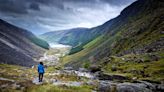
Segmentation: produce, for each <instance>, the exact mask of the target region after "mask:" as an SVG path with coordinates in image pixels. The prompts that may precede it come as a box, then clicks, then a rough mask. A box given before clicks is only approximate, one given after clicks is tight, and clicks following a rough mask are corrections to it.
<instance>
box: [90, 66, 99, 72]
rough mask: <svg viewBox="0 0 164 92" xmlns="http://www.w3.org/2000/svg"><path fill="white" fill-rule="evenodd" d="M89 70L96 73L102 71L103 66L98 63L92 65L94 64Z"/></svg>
mask: <svg viewBox="0 0 164 92" xmlns="http://www.w3.org/2000/svg"><path fill="white" fill-rule="evenodd" d="M89 70H90V72H92V73H95V72H97V71H101V67H100V66H97V65H92V66H90V68H89Z"/></svg>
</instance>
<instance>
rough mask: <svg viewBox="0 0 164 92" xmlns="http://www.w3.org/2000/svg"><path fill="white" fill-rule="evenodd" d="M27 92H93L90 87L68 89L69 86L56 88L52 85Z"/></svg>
mask: <svg viewBox="0 0 164 92" xmlns="http://www.w3.org/2000/svg"><path fill="white" fill-rule="evenodd" d="M26 92H91V87H90V86H80V87H67V86H54V85H51V84H47V85H40V86H32V87H31V88H28V89H27V90H26Z"/></svg>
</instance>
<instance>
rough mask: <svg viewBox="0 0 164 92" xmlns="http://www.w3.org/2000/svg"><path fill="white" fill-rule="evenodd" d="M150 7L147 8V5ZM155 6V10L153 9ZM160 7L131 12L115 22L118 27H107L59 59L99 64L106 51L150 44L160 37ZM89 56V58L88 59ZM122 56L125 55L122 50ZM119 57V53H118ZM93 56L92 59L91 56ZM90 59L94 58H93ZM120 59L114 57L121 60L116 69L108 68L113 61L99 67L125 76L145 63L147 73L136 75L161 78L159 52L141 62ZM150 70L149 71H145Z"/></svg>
mask: <svg viewBox="0 0 164 92" xmlns="http://www.w3.org/2000/svg"><path fill="white" fill-rule="evenodd" d="M156 4H157V5H159V6H160V5H162V3H160V4H159V3H156V2H155V3H154V5H156ZM150 9H151V8H150ZM155 9H156V10H155ZM162 11H164V8H163V7H160V8H153V10H147V9H145V10H144V11H143V12H142V13H139V14H138V15H135V16H133V17H128V19H127V20H126V22H125V23H123V24H121V25H119V26H118V27H116V28H114V29H112V30H110V31H109V33H108V34H106V35H104V36H100V37H98V38H96V39H95V40H93V41H91V42H90V43H88V44H87V45H85V46H84V47H83V48H84V49H83V50H82V51H80V52H78V53H75V54H73V55H69V56H66V57H64V58H63V60H62V61H63V63H64V64H66V65H71V66H74V67H75V68H77V67H79V66H81V67H84V65H85V63H87V62H91V63H94V64H95V63H96V64H98V65H99V64H101V63H102V62H104V61H105V60H104V58H108V57H109V56H110V55H117V54H121V53H124V51H127V50H132V49H143V48H144V47H145V46H149V45H150V46H151V43H156V42H157V41H158V40H159V39H162V38H163V37H164V34H162V33H161V32H162V30H163V29H164V26H163V25H164V21H163V20H162V19H163V17H162V16H163V15H164V13H163V12H162ZM111 32H116V34H114V35H111ZM163 51H164V50H163V49H161V51H160V52H152V54H157V55H159V54H160V55H161V54H163ZM127 55H129V56H133V55H131V52H130V53H127ZM140 55H141V56H142V55H143V56H144V57H140V56H137V55H135V56H136V57H138V58H140V59H144V58H146V57H147V54H146V53H143V54H140ZM91 57H92V60H90V59H91ZM122 57H126V55H125V54H123V56H122ZM118 58H121V57H118ZM94 59H95V60H94ZM93 61H94V62H93ZM133 61H134V60H133V59H132V60H131V62H124V61H123V60H118V62H123V63H124V64H123V65H122V66H119V67H118V68H119V69H120V70H121V71H120V70H118V71H116V72H113V71H111V66H112V65H115V64H116V65H117V63H116V62H111V63H108V64H107V65H103V66H104V67H103V69H104V71H105V72H107V73H112V72H113V73H117V74H125V75H126V74H127V76H131V77H133V76H136V75H137V74H136V73H134V74H133V72H127V71H128V70H131V69H132V68H133V67H135V70H136V71H140V70H142V69H143V67H145V66H149V67H147V70H145V71H144V73H145V74H146V75H147V77H145V76H142V75H141V74H140V76H139V78H140V79H144V78H148V79H151V80H157V81H158V80H163V76H162V75H163V73H160V72H163V71H164V69H163V64H164V59H163V56H160V59H159V60H158V61H155V62H154V61H153V60H150V61H151V62H147V63H146V62H143V63H137V62H133ZM149 74H150V75H149Z"/></svg>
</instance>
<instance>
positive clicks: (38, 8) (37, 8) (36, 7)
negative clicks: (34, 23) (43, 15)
mask: <svg viewBox="0 0 164 92" xmlns="http://www.w3.org/2000/svg"><path fill="white" fill-rule="evenodd" d="M29 7H30V9H33V10H38V11H39V10H40V7H39V4H37V3H31V4H30V6H29Z"/></svg>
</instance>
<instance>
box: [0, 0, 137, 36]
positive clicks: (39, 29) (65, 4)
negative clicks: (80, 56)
mask: <svg viewBox="0 0 164 92" xmlns="http://www.w3.org/2000/svg"><path fill="white" fill-rule="evenodd" d="M134 1H135V0H0V18H1V19H3V20H5V21H8V22H9V23H12V24H14V25H16V26H19V27H21V28H24V29H27V30H29V31H31V32H33V33H35V34H37V35H38V34H42V33H45V32H49V31H55V30H63V29H70V28H77V27H87V28H91V27H95V26H97V25H101V24H103V23H104V22H106V21H108V20H110V19H111V18H114V17H116V16H118V15H119V14H120V12H121V11H122V10H123V9H124V8H125V7H127V6H128V5H129V4H131V3H132V2H134Z"/></svg>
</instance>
